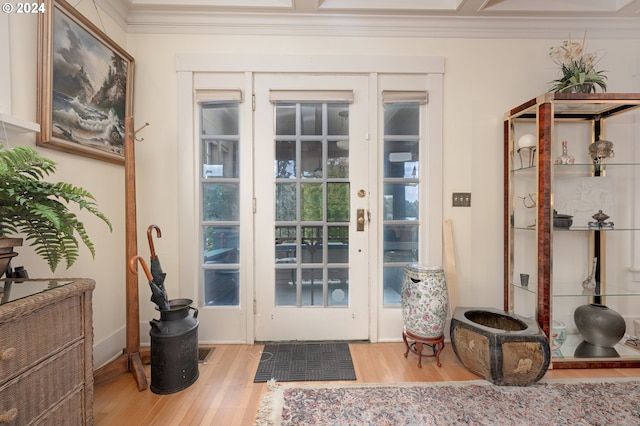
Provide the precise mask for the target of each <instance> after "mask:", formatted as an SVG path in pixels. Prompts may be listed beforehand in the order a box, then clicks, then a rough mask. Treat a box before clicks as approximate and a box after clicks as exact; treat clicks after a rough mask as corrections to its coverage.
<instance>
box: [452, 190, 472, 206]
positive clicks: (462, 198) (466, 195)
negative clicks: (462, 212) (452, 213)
mask: <svg viewBox="0 0 640 426" xmlns="http://www.w3.org/2000/svg"><path fill="white" fill-rule="evenodd" d="M452 200H453V201H452V206H453V207H471V193H470V192H454V193H453V197H452Z"/></svg>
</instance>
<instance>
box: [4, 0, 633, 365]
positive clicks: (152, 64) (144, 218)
mask: <svg viewBox="0 0 640 426" xmlns="http://www.w3.org/2000/svg"><path fill="white" fill-rule="evenodd" d="M79 8H80V9H81V12H82V13H84V14H85V15H86V16H87V17H88V18H89V19H90V20H92V21H93V22H95V23H97V25H100V23H99V22H100V21H99V20H97V18H96V16H95V9H93V6H92V5H91V7H90V3H86V4H85V3H81V4H80V5H79ZM101 16H102V20H103V22H104V23H105V26H106V27H107V28H106V32H107V33H108V34H109V36H110V37H112V38H113V39H115V41H116V42H118V43H120V44H121V46H123V47H124V48H125V49H126V50H128V52H129V53H131V54H132V55H133V57H134V58H135V61H136V76H135V108H134V116H135V119H136V124H135V127H136V128H138V127H140V126H141V125H142V124H143V123H144V122H149V123H150V126H149V127H147V128H146V129H144V130H143V131H142V132H141V133H140V134H139V136H140V137H143V138H144V141H142V142H139V143H137V144H136V165H137V173H136V179H137V194H138V197H137V199H138V207H137V209H138V239H139V242H138V246H139V252H140V254H141V255H142V256H143V257H145V258H146V257H148V247H147V241H146V228H147V226H148V225H149V224H151V223H155V224H158V225H159V226H160V228H161V229H162V238H161V239H157V240H156V244H155V247H156V251H157V252H158V254H159V255H160V256H161V259H162V265H163V267H164V269H165V271H166V272H167V273H168V278H167V282H166V285H167V290H168V292H169V294H170V295H172V296H174V297H178V296H179V294H178V288H179V282H178V274H179V262H178V260H179V252H178V244H177V242H178V240H179V237H180V236H179V235H178V234H177V230H178V208H177V205H176V201H177V200H178V199H179V194H178V193H177V191H178V188H177V180H178V179H177V177H178V176H177V173H178V169H177V162H176V160H177V152H178V150H179V149H180V147H179V146H178V145H177V122H176V121H177V119H176V117H177V106H176V105H177V101H176V100H177V93H176V91H177V89H176V73H175V70H174V57H175V55H176V54H177V53H198V52H201V53H217V54H262V55H264V54H267V55H273V60H274V61H277V60H278V56H279V55H287V54H316V55H322V54H332V55H385V56H392V55H402V56H412V55H415V56H418V55H426V56H443V57H444V58H445V75H444V108H445V110H444V188H443V190H444V197H445V203H444V206H443V217H445V218H451V219H452V220H453V232H454V239H455V251H456V256H457V259H456V263H457V267H458V280H459V286H460V290H459V293H460V305H471V306H493V307H502V300H503V294H502V268H503V262H502V259H503V223H502V218H503V212H502V187H503V185H502V178H503V171H502V128H503V127H502V126H503V122H502V118H503V114H504V112H505V111H507V110H508V109H510V108H512V107H514V106H516V105H518V104H520V103H522V102H524V101H526V100H528V99H530V98H532V97H535V96H536V95H538V94H540V93H543V92H545V91H546V89H547V87H548V85H547V83H548V82H549V81H550V80H553V79H554V78H556V77H557V70H556V66H555V65H554V64H553V63H552V62H551V60H550V59H549V58H548V56H547V53H548V51H549V48H550V47H551V46H554V45H557V44H558V43H559V42H560V41H561V40H556V39H553V40H541V39H532V40H496V39H480V40H470V39H460V38H455V39H453V38H452V39H406V38H360V37H344V38H343V37H313V36H300V37H279V36H259V37H257V36H222V35H217V36H216V35H177V34H171V35H161V34H130V35H128V36H127V35H126V34H123V32H122V30H121V29H120V28H118V27H117V26H115V25H114V24H112V23H110V21H109V19H108V18H106V17H105V16H104V15H101ZM10 33H11V69H12V73H13V77H12V79H13V80H12V88H13V113H14V115H16V116H20V117H22V118H26V119H32V120H34V118H35V99H36V82H35V75H36V55H35V53H36V18H35V17H33V16H17V15H12V16H11V17H10ZM637 43H638V42H637V40H635V41H630V40H620V41H617V40H602V41H599V40H589V50H598V49H604V50H606V55H605V56H604V58H603V59H602V62H601V64H602V68H604V69H606V70H608V76H609V92H629V91H633V90H634V89H636V90H637V82H636V83H635V86H634V83H633V79H632V76H633V74H634V73H636V72H637V70H636V69H635V68H634V67H635V66H637V64H638V63H640V62H639V61H640V51H639V50H638V49H637ZM21 142H24V143H29V144H33V137H26V138H25V140H24V141H21ZM41 151H42V152H44V154H45V155H47V156H49V157H51V158H52V159H54V160H56V161H58V163H59V164H60V167H59V172H58V174H57V176H56V179H58V180H68V181H71V182H72V183H76V184H79V185H82V186H85V187H86V188H87V189H89V190H90V191H92V192H93V193H94V195H96V197H97V199H98V202H99V205H100V207H101V208H102V209H103V211H105V213H107V215H108V216H109V217H110V218H111V219H112V221H113V222H114V232H113V233H112V234H109V233H108V232H106V231H105V228H104V226H102V225H101V224H100V223H97V222H96V223H94V222H90V223H87V227H88V228H89V232H90V233H91V235H92V236H94V239H95V241H96V248H97V251H98V254H97V259H96V261H92V260H91V257H90V256H88V255H85V256H84V257H83V258H81V260H80V261H79V262H78V264H77V265H76V266H74V267H73V269H71V270H70V271H66V272H64V271H58V272H57V273H56V275H57V276H88V277H93V278H95V279H96V281H97V288H96V292H95V293H94V326H95V343H96V354H95V357H96V364H97V365H100V364H102V363H103V360H105V359H106V358H108V357H109V356H113V355H117V354H118V350H119V349H120V348H121V347H122V346H123V345H124V340H118V339H123V335H122V331H123V327H124V321H125V314H124V282H125V277H124V262H125V259H124V181H123V169H122V167H120V166H114V165H110V164H107V163H103V162H100V161H96V160H89V159H83V158H82V157H77V156H72V155H69V154H63V153H58V152H56V151H52V150H48V149H42V150H41ZM452 192H471V193H472V207H471V208H460V207H456V208H452V207H451V201H450V199H451V193H452ZM434 208H438V207H437V206H436V207H434ZM25 252H27V250H26V249H25V248H23V249H22V250H21V256H20V259H21V260H23V261H24V263H25V264H27V263H28V265H29V272H30V273H31V274H32V275H33V276H36V275H50V274H49V273H48V271H47V270H46V267H45V266H42V265H41V262H39V261H38V260H36V259H32V256H30V255H29V254H28V253H25ZM38 262H39V263H38ZM36 263H38V265H40V266H36ZM141 284H142V285H141V286H140V300H141V315H140V316H141V319H142V320H143V321H142V322H144V321H146V320H147V319H150V318H152V317H153V316H154V312H153V309H152V304H151V303H147V302H148V298H147V296H148V295H149V290H148V287H147V286H146V284H145V283H141ZM144 333H145V330H143V334H144ZM114 335H115V336H117V339H111V337H112V336H114ZM114 341H115V343H114ZM114 348H115V350H114Z"/></svg>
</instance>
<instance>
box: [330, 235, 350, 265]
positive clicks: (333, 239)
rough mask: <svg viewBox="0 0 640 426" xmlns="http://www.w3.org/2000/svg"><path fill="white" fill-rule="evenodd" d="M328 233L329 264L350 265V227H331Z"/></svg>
mask: <svg viewBox="0 0 640 426" xmlns="http://www.w3.org/2000/svg"><path fill="white" fill-rule="evenodd" d="M327 232H328V234H329V235H328V250H329V263H331V264H338V263H343V264H348V263H349V227H348V226H329V227H328V228H327Z"/></svg>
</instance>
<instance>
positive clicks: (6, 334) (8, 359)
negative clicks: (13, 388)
mask: <svg viewBox="0 0 640 426" xmlns="http://www.w3.org/2000/svg"><path fill="white" fill-rule="evenodd" d="M80 318H83V311H82V296H80V295H78V296H74V297H70V298H67V299H64V300H61V301H60V302H59V303H57V304H53V305H48V306H45V307H43V308H40V309H38V310H36V311H34V312H32V313H31V314H29V315H26V316H24V317H20V318H18V319H17V320H16V321H9V322H6V323H4V324H0V336H2V339H1V340H0V384H1V383H4V382H5V381H7V380H10V379H12V378H14V377H16V376H18V375H19V374H21V373H22V372H24V371H26V370H27V369H28V368H29V367H31V366H33V365H35V364H37V363H38V362H39V361H41V360H42V359H44V358H46V357H47V356H49V355H50V354H52V353H55V352H57V351H58V350H60V349H61V348H63V347H65V346H67V345H69V344H70V342H73V341H75V340H78V339H81V338H83V337H84V336H83V324H82V321H80Z"/></svg>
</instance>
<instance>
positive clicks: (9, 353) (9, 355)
mask: <svg viewBox="0 0 640 426" xmlns="http://www.w3.org/2000/svg"><path fill="white" fill-rule="evenodd" d="M15 355H16V348H7V349H5V350H3V351H2V352H0V361H9V360H10V359H13V357H14V356H15Z"/></svg>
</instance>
